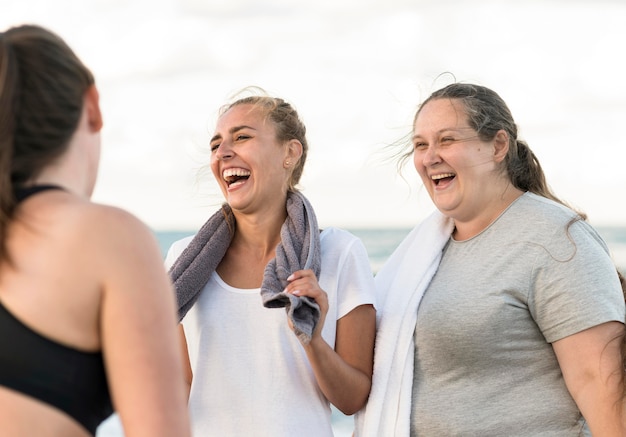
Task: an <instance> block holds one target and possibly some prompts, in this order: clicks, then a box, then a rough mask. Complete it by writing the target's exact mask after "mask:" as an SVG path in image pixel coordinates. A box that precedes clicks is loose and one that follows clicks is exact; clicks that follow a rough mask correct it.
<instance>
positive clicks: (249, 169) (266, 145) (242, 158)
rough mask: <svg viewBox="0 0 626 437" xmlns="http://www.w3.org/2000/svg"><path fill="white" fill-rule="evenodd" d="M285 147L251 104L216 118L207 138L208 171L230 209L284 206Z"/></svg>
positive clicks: (248, 209) (287, 175)
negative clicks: (209, 143)
mask: <svg viewBox="0 0 626 437" xmlns="http://www.w3.org/2000/svg"><path fill="white" fill-rule="evenodd" d="M286 157H287V149H286V147H285V146H284V145H282V144H280V143H279V142H278V141H277V139H276V131H275V128H274V125H273V123H272V122H271V121H269V120H268V119H267V117H265V114H264V113H263V112H262V111H261V110H260V109H259V108H256V107H255V106H254V105H251V104H242V105H236V106H234V107H232V108H231V109H229V110H228V111H227V112H226V113H224V114H223V115H222V116H221V117H220V118H219V120H218V122H217V125H216V128H215V133H214V135H213V138H212V139H211V170H212V172H213V176H214V177H215V180H216V181H217V183H218V185H219V186H220V189H221V190H222V193H223V194H224V197H225V198H226V201H227V202H228V204H229V205H230V206H231V208H233V210H236V211H238V210H240V211H243V212H250V213H252V212H256V211H257V210H259V209H263V208H265V207H270V206H273V205H275V204H277V203H278V202H281V203H282V207H284V201H285V197H286V195H287V186H288V178H289V172H288V171H287V170H286V169H285V166H284V162H285V160H286V159H287V158H286Z"/></svg>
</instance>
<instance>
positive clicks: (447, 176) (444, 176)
mask: <svg viewBox="0 0 626 437" xmlns="http://www.w3.org/2000/svg"><path fill="white" fill-rule="evenodd" d="M451 177H454V173H442V174H436V175H432V176H431V177H430V178H431V179H432V180H433V181H438V180H439V179H443V178H451Z"/></svg>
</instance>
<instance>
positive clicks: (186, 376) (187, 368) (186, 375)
mask: <svg viewBox="0 0 626 437" xmlns="http://www.w3.org/2000/svg"><path fill="white" fill-rule="evenodd" d="M178 336H179V338H180V345H181V348H182V349H181V356H182V360H183V381H184V383H185V393H186V394H187V399H189V394H190V393H191V382H192V380H193V372H192V370H191V363H190V362H189V350H188V349H187V337H186V336H185V328H183V325H182V324H179V325H178Z"/></svg>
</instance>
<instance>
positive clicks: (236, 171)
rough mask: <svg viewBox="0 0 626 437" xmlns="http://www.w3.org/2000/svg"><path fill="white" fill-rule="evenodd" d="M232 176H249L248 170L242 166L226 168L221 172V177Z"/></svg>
mask: <svg viewBox="0 0 626 437" xmlns="http://www.w3.org/2000/svg"><path fill="white" fill-rule="evenodd" d="M232 176H250V170H245V169H243V168H228V169H226V170H224V172H223V173H222V177H223V178H224V179H226V178H229V177H232Z"/></svg>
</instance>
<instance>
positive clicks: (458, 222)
mask: <svg viewBox="0 0 626 437" xmlns="http://www.w3.org/2000/svg"><path fill="white" fill-rule="evenodd" d="M522 194H524V192H523V191H521V190H518V189H517V188H514V187H513V186H509V187H508V188H507V189H506V190H505V192H504V193H502V196H500V197H497V198H496V199H494V200H493V201H492V202H490V203H488V204H487V205H485V206H483V207H482V208H481V211H480V213H479V214H477V215H476V216H475V217H472V218H470V219H467V220H464V219H463V218H454V231H453V232H452V237H453V238H454V239H455V240H460V241H462V240H468V239H470V238H472V237H475V236H476V235H478V234H480V233H481V232H482V231H484V230H485V229H487V228H488V227H489V225H491V224H492V223H493V222H494V221H495V220H496V219H497V218H498V217H500V215H501V214H502V213H503V212H504V211H505V210H506V209H507V208H508V207H509V206H510V205H511V204H512V203H513V202H514V201H515V200H516V199H518V198H519V197H520V196H521V195H522Z"/></svg>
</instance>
